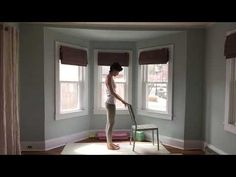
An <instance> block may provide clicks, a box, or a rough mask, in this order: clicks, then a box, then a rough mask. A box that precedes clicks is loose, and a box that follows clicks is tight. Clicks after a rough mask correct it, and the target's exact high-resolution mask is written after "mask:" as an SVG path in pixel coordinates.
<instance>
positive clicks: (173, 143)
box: [144, 132, 184, 149]
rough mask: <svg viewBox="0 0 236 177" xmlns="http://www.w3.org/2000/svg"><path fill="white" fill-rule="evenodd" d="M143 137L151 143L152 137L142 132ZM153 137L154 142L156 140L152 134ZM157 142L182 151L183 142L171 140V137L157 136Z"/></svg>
mask: <svg viewBox="0 0 236 177" xmlns="http://www.w3.org/2000/svg"><path fill="white" fill-rule="evenodd" d="M144 135H145V140H147V141H152V135H151V133H150V132H144ZM154 137H155V138H154V140H156V135H155V134H154ZM159 140H160V143H161V144H164V145H167V146H171V147H175V148H178V149H184V141H183V140H181V139H177V138H172V137H168V136H164V135H160V134H159Z"/></svg>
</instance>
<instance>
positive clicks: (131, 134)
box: [129, 128, 133, 145]
mask: <svg viewBox="0 0 236 177" xmlns="http://www.w3.org/2000/svg"><path fill="white" fill-rule="evenodd" d="M132 138H133V129H132V128H131V131H130V137H129V144H130V145H131V139H132Z"/></svg>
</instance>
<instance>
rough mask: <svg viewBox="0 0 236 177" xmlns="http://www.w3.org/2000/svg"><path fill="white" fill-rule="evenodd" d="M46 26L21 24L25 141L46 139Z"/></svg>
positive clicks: (21, 121)
mask: <svg viewBox="0 0 236 177" xmlns="http://www.w3.org/2000/svg"><path fill="white" fill-rule="evenodd" d="M43 35H44V34H43V27H42V26H39V25H20V51H19V53H20V59H19V72H20V76H19V83H20V93H19V94H20V128H21V141H43V140H44V72H43V71H44V60H43V53H44V43H43Z"/></svg>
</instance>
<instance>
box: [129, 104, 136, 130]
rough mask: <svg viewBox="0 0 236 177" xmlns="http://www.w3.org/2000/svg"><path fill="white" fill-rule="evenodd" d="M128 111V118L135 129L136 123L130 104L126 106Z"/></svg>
mask: <svg viewBox="0 0 236 177" xmlns="http://www.w3.org/2000/svg"><path fill="white" fill-rule="evenodd" d="M128 110H129V115H130V117H131V120H132V122H133V125H135V127H137V122H136V120H135V115H134V111H133V108H132V106H131V105H130V104H129V105H128Z"/></svg>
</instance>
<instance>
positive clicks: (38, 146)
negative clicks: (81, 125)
mask: <svg viewBox="0 0 236 177" xmlns="http://www.w3.org/2000/svg"><path fill="white" fill-rule="evenodd" d="M98 131H104V129H95V130H88V131H83V132H80V133H76V134H72V135H67V136H63V137H59V138H53V139H49V140H46V141H45V142H43V141H25V142H21V146H22V147H21V148H22V151H45V150H46V151H47V150H50V149H53V148H57V147H60V146H63V145H65V144H67V143H74V142H77V141H81V140H83V139H86V138H88V137H94V136H95V133H96V132H98ZM114 131H128V132H129V131H130V129H116V130H114ZM159 136H160V137H159V138H160V142H161V143H162V144H164V145H167V146H171V147H175V148H178V149H183V150H189V149H203V150H204V149H205V147H206V146H208V147H209V148H211V149H212V150H213V151H215V152H217V153H219V154H226V153H225V152H224V151H222V150H220V149H217V148H216V147H214V146H213V145H209V144H206V143H204V142H202V141H197V140H186V141H184V140H182V139H177V138H172V137H168V136H163V135H159ZM145 139H146V140H148V141H151V133H149V132H145ZM155 140H156V137H155Z"/></svg>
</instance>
